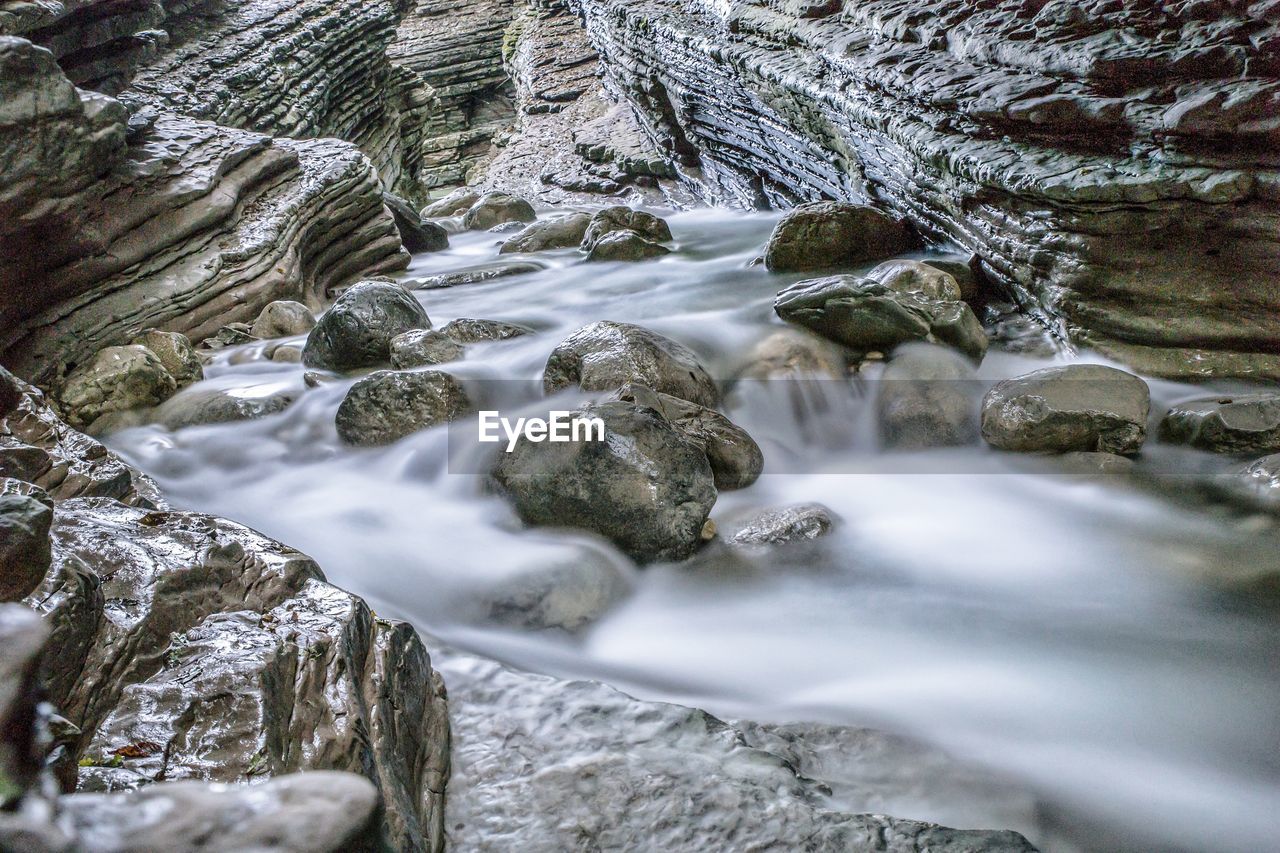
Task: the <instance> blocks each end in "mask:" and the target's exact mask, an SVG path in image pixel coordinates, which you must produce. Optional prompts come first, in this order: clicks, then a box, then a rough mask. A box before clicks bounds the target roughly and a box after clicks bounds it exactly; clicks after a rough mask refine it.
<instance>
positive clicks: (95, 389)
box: [58, 344, 178, 428]
mask: <svg viewBox="0 0 1280 853" xmlns="http://www.w3.org/2000/svg"><path fill="white" fill-rule="evenodd" d="M177 389H178V383H177V382H176V381H174V378H173V376H172V375H171V374H170V373H169V371H167V370H165V368H164V364H162V363H161V361H160V359H159V358H158V357H157V356H156V354H155V353H153V352H152V351H151V350H149V349H147V348H146V347H144V346H138V345H136V344H133V345H130V346H122V347H106V348H105V349H102V350H99V351H98V354H97V355H95V356H94V357H93V359H92V360H91V361H90V362H89V363H88V364H84V365H81V366H80V367H78V368H76V369H75V371H73V372H72V374H71V375H70V376H68V377H67V380H66V382H65V383H64V384H63V386H62V391H61V393H60V394H59V400H58V402H59V404H60V405H61V408H62V413H63V415H64V416H65V417H66V419H67V422H68V423H70V424H71V425H72V426H75V427H82V428H83V427H87V426H89V425H91V424H92V423H93V422H94V421H96V420H98V418H101V417H102V416H104V415H109V414H111V413H113V412H127V411H129V410H131V409H138V408H143V407H146V406H154V405H157V404H159V403H162V402H164V401H165V400H167V399H169V398H170V397H171V396H173V393H174V392H175V391H176V390H177Z"/></svg>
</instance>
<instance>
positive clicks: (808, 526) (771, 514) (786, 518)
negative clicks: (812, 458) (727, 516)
mask: <svg viewBox="0 0 1280 853" xmlns="http://www.w3.org/2000/svg"><path fill="white" fill-rule="evenodd" d="M834 526H835V514H834V513H833V512H832V511H831V510H830V509H829V508H827V507H825V506H823V505H822V504H818V503H807V504H792V505H791V506H784V507H779V508H777V509H766V510H762V511H761V512H759V513H757V514H755V515H753V516H751V517H750V518H747V519H744V520H740V521H737V522H735V523H734V524H733V525H732V526H731V527H730V529H729V530H728V531H726V538H727V539H728V540H729V542H731V543H732V544H734V545H748V546H760V545H782V544H784V543H788V542H806V541H810V540H813V539H817V538H819V537H822V536H826V535H827V534H828V533H830V532H831V529H832V528H833V527H834Z"/></svg>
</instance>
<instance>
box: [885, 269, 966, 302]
mask: <svg viewBox="0 0 1280 853" xmlns="http://www.w3.org/2000/svg"><path fill="white" fill-rule="evenodd" d="M867 278H869V279H871V280H872V281H878V282H880V283H881V284H883V285H884V286H885V287H887V288H889V289H890V290H892V291H894V292H896V293H920V294H923V295H924V296H925V297H926V298H928V299H932V300H935V301H940V302H956V301H959V300H960V299H961V293H960V285H959V283H958V282H957V281H956V280H955V279H954V278H953V277H952V276H951V274H950V273H947V272H943V271H942V270H940V269H938V268H937V267H935V266H933V265H932V264H926V263H923V262H922V261H905V260H896V261H885V262H884V263H882V264H880V266H878V267H876V268H875V269H873V270H871V272H869V273H867Z"/></svg>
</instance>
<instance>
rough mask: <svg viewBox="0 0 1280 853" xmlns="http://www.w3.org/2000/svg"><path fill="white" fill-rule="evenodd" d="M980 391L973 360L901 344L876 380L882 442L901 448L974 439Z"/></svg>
mask: <svg viewBox="0 0 1280 853" xmlns="http://www.w3.org/2000/svg"><path fill="white" fill-rule="evenodd" d="M979 397H980V393H979V391H978V388H977V382H976V380H975V378H974V370H973V365H972V364H970V363H969V361H968V360H967V359H965V358H964V357H963V356H961V355H960V354H959V353H957V352H955V351H954V350H951V349H948V348H946V347H940V346H935V345H933V344H907V345H904V346H902V347H899V348H898V349H897V350H896V351H895V352H894V355H893V358H892V359H891V360H890V361H889V364H888V366H887V367H886V368H885V370H884V373H882V374H881V375H880V380H879V381H878V382H877V383H876V416H877V420H878V422H879V427H880V443H881V444H882V445H883V446H885V447H888V448H893V449H896V450H920V449H924V448H929V447H960V446H965V445H970V444H974V443H976V442H977V440H978V410H979V402H978V401H979Z"/></svg>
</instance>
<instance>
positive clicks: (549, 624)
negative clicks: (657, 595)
mask: <svg viewBox="0 0 1280 853" xmlns="http://www.w3.org/2000/svg"><path fill="white" fill-rule="evenodd" d="M623 562H625V561H623V560H621V559H620V558H619V557H618V556H617V555H616V554H611V553H605V551H604V549H602V548H591V549H588V548H585V547H584V548H581V549H579V550H578V552H577V553H576V554H574V555H573V557H572V558H571V559H566V560H563V561H560V562H556V563H553V564H551V565H547V566H538V567H535V568H531V569H527V570H524V571H519V572H516V573H514V574H512V575H510V576H508V577H505V578H503V579H502V580H500V581H498V582H497V583H495V584H493V585H492V586H491V587H489V588H488V589H486V590H485V591H484V593H483V595H482V605H483V607H482V610H483V613H482V615H483V618H485V619H487V620H488V621H491V622H497V623H499V624H503V625H510V626H512V627H516V628H526V629H529V630H534V631H541V630H547V629H559V630H561V631H568V632H570V633H572V632H574V631H579V630H581V629H583V628H585V627H587V626H588V625H590V624H592V623H593V622H595V621H597V620H598V619H599V618H600V617H601V616H603V615H604V613H605V612H606V611H607V610H609V608H611V607H613V606H614V605H615V604H617V603H618V602H619V601H621V600H622V599H623V598H625V597H626V595H627V593H628V592H630V590H631V584H630V580H629V579H628V577H627V574H626V567H625V566H624V565H620V564H621V563H623Z"/></svg>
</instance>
